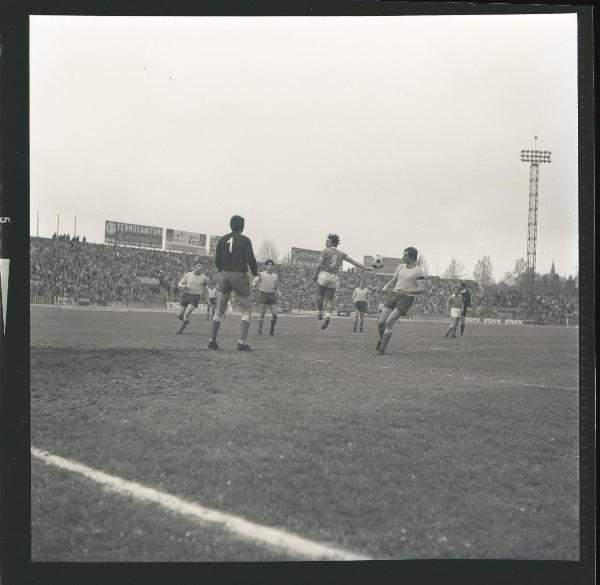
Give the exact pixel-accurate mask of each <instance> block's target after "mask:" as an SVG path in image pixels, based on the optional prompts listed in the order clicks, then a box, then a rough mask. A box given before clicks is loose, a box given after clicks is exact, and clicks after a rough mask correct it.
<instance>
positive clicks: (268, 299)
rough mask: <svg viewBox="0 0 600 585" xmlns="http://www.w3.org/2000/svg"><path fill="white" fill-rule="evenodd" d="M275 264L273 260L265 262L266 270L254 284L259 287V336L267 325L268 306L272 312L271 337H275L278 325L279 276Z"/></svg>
mask: <svg viewBox="0 0 600 585" xmlns="http://www.w3.org/2000/svg"><path fill="white" fill-rule="evenodd" d="M274 267H275V262H273V260H266V261H265V269H264V270H263V271H262V272H259V274H258V276H257V277H256V278H255V279H254V281H253V282H252V285H253V286H258V334H259V335H262V334H263V331H262V330H263V325H264V323H265V313H266V312H267V306H268V307H269V310H270V311H271V330H270V331H269V335H275V323H277V274H275V273H274V272H273V268H274Z"/></svg>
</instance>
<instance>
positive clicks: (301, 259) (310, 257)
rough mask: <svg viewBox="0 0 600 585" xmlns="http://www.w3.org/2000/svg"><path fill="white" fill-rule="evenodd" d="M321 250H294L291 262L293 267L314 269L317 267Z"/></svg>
mask: <svg viewBox="0 0 600 585" xmlns="http://www.w3.org/2000/svg"><path fill="white" fill-rule="evenodd" d="M320 255H321V251H320V250H307V249H306V248H292V255H291V257H290V261H291V263H292V265H293V266H310V267H311V268H314V267H315V266H316V265H317V262H318V260H319V256H320Z"/></svg>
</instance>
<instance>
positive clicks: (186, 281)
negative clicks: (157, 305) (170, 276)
mask: <svg viewBox="0 0 600 585" xmlns="http://www.w3.org/2000/svg"><path fill="white" fill-rule="evenodd" d="M207 284H208V277H207V276H206V275H205V274H204V273H203V272H202V265H201V264H200V263H199V262H196V263H194V265H193V266H192V271H191V272H186V273H185V274H184V276H183V278H182V279H181V280H180V281H179V284H178V287H179V288H180V289H181V291H182V292H183V294H182V295H181V301H179V307H178V308H177V317H178V318H179V320H180V321H181V327H180V328H179V331H177V333H183V330H184V329H185V328H186V327H187V325H188V324H189V322H190V315H191V314H192V313H193V312H194V309H197V308H198V303H199V302H200V297H201V296H204V294H205V293H206V285H207Z"/></svg>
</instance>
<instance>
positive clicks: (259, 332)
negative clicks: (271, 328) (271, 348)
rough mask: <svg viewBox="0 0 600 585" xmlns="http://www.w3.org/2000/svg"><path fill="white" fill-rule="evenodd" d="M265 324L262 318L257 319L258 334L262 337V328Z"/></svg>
mask: <svg viewBox="0 0 600 585" xmlns="http://www.w3.org/2000/svg"><path fill="white" fill-rule="evenodd" d="M264 322H265V318H264V317H259V318H258V334H259V335H262V328H263V325H264Z"/></svg>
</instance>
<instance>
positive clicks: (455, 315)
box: [446, 289, 463, 337]
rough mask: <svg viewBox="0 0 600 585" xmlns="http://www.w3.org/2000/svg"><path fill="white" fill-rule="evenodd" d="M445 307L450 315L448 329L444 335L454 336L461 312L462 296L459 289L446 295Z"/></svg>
mask: <svg viewBox="0 0 600 585" xmlns="http://www.w3.org/2000/svg"><path fill="white" fill-rule="evenodd" d="M446 307H447V311H448V314H449V315H450V326H449V327H448V331H446V337H456V328H457V327H458V321H459V320H460V316H461V314H462V312H463V297H462V295H461V294H460V289H458V290H457V291H455V292H453V293H452V294H451V295H450V296H449V297H448V302H447V303H446Z"/></svg>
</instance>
